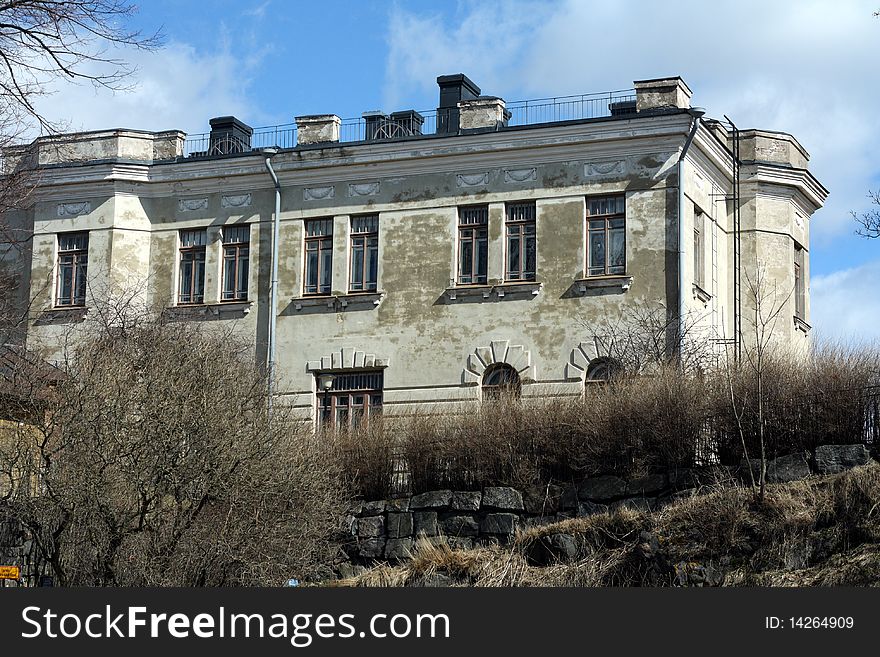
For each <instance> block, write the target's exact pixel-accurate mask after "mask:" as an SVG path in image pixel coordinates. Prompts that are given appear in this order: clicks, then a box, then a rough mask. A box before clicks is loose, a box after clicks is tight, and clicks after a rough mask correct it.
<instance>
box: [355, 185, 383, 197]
mask: <svg viewBox="0 0 880 657" xmlns="http://www.w3.org/2000/svg"><path fill="white" fill-rule="evenodd" d="M378 193H379V183H378V182H371V183H349V185H348V195H349V196H350V197H355V196H375V195H376V194H378Z"/></svg>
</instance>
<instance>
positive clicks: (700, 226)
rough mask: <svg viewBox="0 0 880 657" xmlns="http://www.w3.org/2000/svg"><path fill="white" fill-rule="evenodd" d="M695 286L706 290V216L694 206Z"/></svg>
mask: <svg viewBox="0 0 880 657" xmlns="http://www.w3.org/2000/svg"><path fill="white" fill-rule="evenodd" d="M694 284H695V285H697V287H699V288H701V289H703V290H705V289H706V215H705V214H704V213H703V211H702V210H700V208H698V207H697V206H694Z"/></svg>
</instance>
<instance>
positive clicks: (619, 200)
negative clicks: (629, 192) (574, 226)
mask: <svg viewBox="0 0 880 657" xmlns="http://www.w3.org/2000/svg"><path fill="white" fill-rule="evenodd" d="M587 229H588V230H587V242H588V244H587V276H605V275H613V274H625V273H626V237H625V231H626V201H625V199H624V197H623V195H618V196H597V197H594V198H588V199H587Z"/></svg>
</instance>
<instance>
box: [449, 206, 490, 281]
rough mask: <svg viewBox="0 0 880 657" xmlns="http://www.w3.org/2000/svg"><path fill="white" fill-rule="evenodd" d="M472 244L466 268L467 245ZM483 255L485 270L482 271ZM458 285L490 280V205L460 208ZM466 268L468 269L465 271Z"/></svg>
mask: <svg viewBox="0 0 880 657" xmlns="http://www.w3.org/2000/svg"><path fill="white" fill-rule="evenodd" d="M466 245H469V246H470V266H469V267H467V268H465V267H464V266H463V265H464V253H465V246H466ZM481 255H482V264H483V266H484V268H483V271H482V272H481V271H480V256H481ZM455 268H456V275H455V281H456V284H457V285H486V284H487V283H488V281H489V206H488V205H467V206H463V207H460V208H459V209H458V248H457V249H456V259H455ZM465 269H467V270H468V271H467V272H465Z"/></svg>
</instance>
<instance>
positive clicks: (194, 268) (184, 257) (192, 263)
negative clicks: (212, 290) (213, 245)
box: [177, 228, 208, 304]
mask: <svg viewBox="0 0 880 657" xmlns="http://www.w3.org/2000/svg"><path fill="white" fill-rule="evenodd" d="M207 243H208V234H207V231H205V229H204V228H203V229H200V230H182V231H180V284H179V285H178V291H177V302H178V303H183V304H189V303H204V302H205V245H206V244H207Z"/></svg>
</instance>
